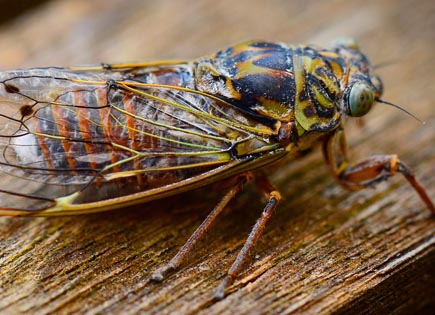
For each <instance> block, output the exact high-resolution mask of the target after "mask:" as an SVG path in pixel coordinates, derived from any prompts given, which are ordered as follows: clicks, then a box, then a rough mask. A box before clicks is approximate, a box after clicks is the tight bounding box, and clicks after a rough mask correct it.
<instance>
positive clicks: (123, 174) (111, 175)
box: [103, 155, 231, 180]
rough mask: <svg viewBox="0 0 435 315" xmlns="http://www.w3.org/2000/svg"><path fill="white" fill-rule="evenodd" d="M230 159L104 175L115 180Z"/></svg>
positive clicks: (212, 163) (207, 164)
mask: <svg viewBox="0 0 435 315" xmlns="http://www.w3.org/2000/svg"><path fill="white" fill-rule="evenodd" d="M230 160H231V158H230V156H229V155H228V158H227V159H226V160H223V159H219V160H218V161H209V162H202V163H194V164H186V165H177V166H168V167H156V168H148V169H143V170H134V171H124V172H118V173H110V174H106V175H103V176H104V178H105V179H107V180H114V179H119V178H125V177H131V176H136V175H138V174H143V173H148V172H157V171H172V170H181V169H186V168H193V167H203V166H211V165H216V164H222V163H224V162H228V161H230Z"/></svg>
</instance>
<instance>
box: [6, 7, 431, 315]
mask: <svg viewBox="0 0 435 315" xmlns="http://www.w3.org/2000/svg"><path fill="white" fill-rule="evenodd" d="M128 3H129V4H128V5H127V4H126V2H125V1H120V0H113V1H110V5H108V2H107V1H98V0H96V1H84V0H79V1H77V0H76V1H67V0H61V1H52V2H49V3H48V4H46V5H45V6H44V7H41V8H40V9H38V10H35V11H33V12H32V13H31V14H27V15H25V16H22V17H20V18H19V19H17V20H15V21H14V22H12V23H10V24H9V25H7V26H3V28H2V29H0V47H2V49H1V50H0V61H1V67H2V68H10V67H20V66H34V65H68V64H81V63H92V62H100V61H104V62H115V61H130V60H143V59H144V58H153V57H161V58H169V57H171V58H175V59H178V58H187V57H196V56H198V55H202V54H205V53H209V52H212V51H213V50H215V49H219V48H222V47H225V46H226V45H229V44H232V43H235V42H239V41H242V40H246V39H249V38H265V39H270V40H281V41H287V42H293V43H298V42H315V43H318V44H321V45H327V44H328V43H329V42H330V41H331V40H333V39H334V38H336V37H338V36H341V35H350V36H353V37H356V38H357V39H358V40H359V42H360V43H361V46H362V47H363V48H364V51H365V52H366V53H367V55H368V56H369V57H370V58H371V60H373V62H374V63H381V62H384V61H395V64H394V65H392V66H388V67H385V68H383V69H381V70H380V74H381V76H382V78H383V80H384V83H385V86H386V88H385V91H386V92H385V97H384V98H385V99H386V100H389V101H392V102H395V103H398V104H401V105H403V106H404V107H405V108H407V109H409V110H411V111H412V112H413V113H414V114H416V115H418V116H419V117H422V118H423V119H424V120H425V121H426V122H427V123H426V124H425V125H421V124H419V123H417V122H416V121H415V120H413V119H412V118H409V117H406V116H405V115H403V114H402V113H400V112H399V111H397V110H395V109H391V108H389V107H386V106H383V105H379V106H377V108H376V109H375V110H374V111H373V113H371V114H370V116H369V117H367V119H366V120H365V125H364V127H363V128H358V127H357V126H356V125H355V124H352V123H349V128H348V129H349V130H350V134H349V138H350V139H349V140H350V143H351V150H352V152H353V153H354V154H353V156H355V158H357V157H362V156H367V155H369V154H373V153H398V154H399V156H400V157H401V158H402V159H403V160H404V161H406V162H407V163H408V164H409V165H410V166H411V167H412V168H413V169H414V170H415V171H416V173H417V174H418V177H419V179H421V181H422V182H423V183H424V185H425V186H426V187H427V188H428V191H429V193H430V195H431V196H432V198H435V178H434V176H433V174H434V173H435V148H434V143H435V131H434V130H435V128H434V126H435V111H434V100H433V95H434V92H435V90H434V86H433V82H434V75H433V71H431V69H433V67H434V61H433V51H434V41H433V35H432V32H433V29H434V26H435V25H434V23H435V21H434V20H433V18H432V15H431V12H432V11H433V4H432V3H431V1H419V2H411V1H409V2H407V1H402V2H397V1H352V2H350V1H344V0H340V1H334V2H326V1H325V2H320V1H318V2H310V4H307V3H306V1H302V0H298V1H291V2H290V1H288V2H283V1H267V2H264V3H263V2H262V3H260V2H251V1H247V0H246V1H219V2H217V1H211V0H206V1H201V2H199V1H198V2H194V1H177V2H175V1H173V2H171V1H159V2H154V1H131V2H128ZM397 60H398V61H397ZM277 169H279V171H278V172H276V170H277ZM270 172H271V173H274V175H273V176H272V181H273V182H274V183H275V184H276V185H277V187H279V189H280V191H281V193H282V195H283V196H284V197H285V200H284V202H283V203H282V205H281V206H280V207H279V209H278V211H277V213H276V214H275V216H274V217H273V218H272V220H271V222H270V224H268V226H267V228H266V231H265V234H264V235H263V237H262V238H261V239H260V242H259V245H258V246H257V247H256V249H255V252H254V253H252V255H253V259H252V264H251V265H250V266H249V267H248V268H247V269H246V270H245V271H244V272H243V274H242V275H241V276H240V277H239V278H238V279H237V281H236V282H235V283H234V285H232V286H231V287H230V290H229V294H228V296H227V297H226V298H225V299H224V300H222V301H219V302H215V301H212V299H211V295H212V293H213V290H214V288H215V287H216V286H217V285H218V283H219V281H220V280H221V279H222V277H223V276H224V274H225V272H226V270H227V269H228V268H229V267H230V265H231V263H232V261H233V260H234V258H235V256H236V255H237V252H238V251H239V250H240V248H241V246H242V244H243V243H244V241H245V238H246V236H247V234H248V233H249V230H250V228H251V226H252V225H253V224H254V222H255V220H256V218H257V217H258V215H259V213H260V212H261V209H262V207H263V205H264V200H262V199H261V198H260V196H258V194H257V193H256V191H255V190H254V189H253V188H251V187H247V188H246V189H245V190H244V191H243V193H242V194H241V195H240V196H239V198H237V200H236V201H235V202H233V203H231V205H230V206H229V207H228V209H227V210H226V211H225V213H224V214H223V215H222V216H221V217H220V219H219V220H218V222H217V224H216V225H215V226H214V227H213V229H212V231H211V232H210V233H209V235H208V236H207V238H206V240H205V241H204V242H202V243H201V244H200V245H199V246H198V248H197V249H196V251H195V254H194V255H193V256H192V257H191V258H190V259H189V261H188V262H187V263H186V264H185V265H184V266H183V267H182V268H181V270H180V271H179V272H177V273H174V274H172V275H170V276H169V277H168V279H167V280H166V281H164V282H163V283H159V284H156V283H153V282H150V281H149V274H150V272H151V271H153V270H155V269H156V268H157V267H158V266H159V265H160V264H162V263H164V262H166V261H168V260H169V259H170V258H171V256H172V255H174V254H175V253H176V251H177V250H178V249H179V248H180V246H182V244H183V243H184V241H185V240H186V239H187V238H188V237H189V235H190V234H191V233H192V232H193V231H194V229H195V228H196V227H197V226H198V225H199V224H200V222H201V221H202V220H203V218H204V217H205V216H206V215H207V213H208V211H210V210H211V209H212V207H213V206H214V204H215V203H216V202H217V201H218V200H219V196H220V195H221V194H220V193H219V192H217V191H210V188H209V187H207V188H204V189H201V190H198V191H194V192H190V193H186V194H183V195H181V196H176V197H173V198H169V199H166V200H164V201H158V202H152V203H148V204H145V205H141V206H137V207H134V208H130V209H122V210H118V211H114V212H108V213H104V214H99V215H88V216H80V217H61V218H0V288H1V290H0V313H4V314H29V313H32V314H48V313H59V314H66V313H69V314H70V313H86V314H101V313H104V314H107V313H123V314H134V313H138V312H141V311H142V312H144V313H149V314H263V313H275V314H278V313H279V314H296V313H303V314H329V313H344V314H348V313H366V314H379V313H418V312H420V313H421V314H424V312H426V311H429V310H431V309H433V307H435V298H434V297H435V266H434V264H433V261H434V258H435V236H434V231H435V220H433V219H431V218H430V215H429V212H428V211H427V209H425V207H424V205H423V204H422V202H421V201H420V200H419V198H418V197H417V196H416V194H415V193H414V191H413V190H412V189H411V188H410V187H409V185H408V184H407V183H406V181H405V180H404V179H403V178H400V177H396V178H393V179H392V180H391V181H389V182H388V183H386V184H381V185H380V186H378V187H377V188H376V189H374V190H366V191H361V192H356V193H349V192H346V191H344V190H342V189H341V188H339V187H337V185H336V184H335V183H334V182H333V180H332V179H331V177H330V176H329V173H328V170H327V169H326V167H325V165H324V163H323V162H322V158H321V155H320V154H319V152H317V151H316V152H314V153H313V154H311V155H308V156H306V157H305V158H303V159H301V160H298V161H296V162H291V163H288V162H287V161H281V162H279V163H278V164H276V165H274V166H272V167H271V168H270Z"/></svg>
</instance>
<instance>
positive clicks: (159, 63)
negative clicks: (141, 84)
mask: <svg viewBox="0 0 435 315" xmlns="http://www.w3.org/2000/svg"><path fill="white" fill-rule="evenodd" d="M188 63H189V61H188V60H169V61H149V62H142V63H118V64H108V66H109V68H106V67H103V66H102V65H98V66H89V67H86V66H85V67H69V68H68V69H69V70H71V71H101V70H107V71H110V70H117V69H134V68H148V67H162V66H174V65H186V64H188Z"/></svg>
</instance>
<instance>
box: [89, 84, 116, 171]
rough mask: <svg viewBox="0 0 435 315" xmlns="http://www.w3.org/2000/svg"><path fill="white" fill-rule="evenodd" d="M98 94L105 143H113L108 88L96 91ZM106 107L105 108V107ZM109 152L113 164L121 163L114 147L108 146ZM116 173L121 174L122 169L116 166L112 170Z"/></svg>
mask: <svg viewBox="0 0 435 315" xmlns="http://www.w3.org/2000/svg"><path fill="white" fill-rule="evenodd" d="M95 92H96V94H97V106H98V107H102V108H101V109H100V110H99V111H98V112H99V114H100V122H101V126H102V128H103V134H104V141H107V142H110V143H111V142H112V140H111V136H110V134H111V127H112V124H111V121H112V119H111V118H110V107H107V106H106V105H108V104H107V103H108V99H107V87H104V88H98V89H96V91H95ZM104 106H105V107H104ZM106 147H107V152H110V161H111V163H112V164H114V163H116V162H118V161H119V159H118V156H117V154H116V152H115V151H114V150H113V147H112V146H111V145H107V146H106ZM112 170H113V171H114V172H119V171H120V170H121V169H120V167H119V166H118V165H117V166H114V167H113V169H112Z"/></svg>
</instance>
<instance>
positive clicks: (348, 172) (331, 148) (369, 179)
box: [323, 129, 435, 215]
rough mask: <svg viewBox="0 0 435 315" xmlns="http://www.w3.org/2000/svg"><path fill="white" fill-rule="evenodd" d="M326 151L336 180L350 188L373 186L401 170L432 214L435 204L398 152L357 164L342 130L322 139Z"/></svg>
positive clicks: (373, 157) (434, 213)
mask: <svg viewBox="0 0 435 315" xmlns="http://www.w3.org/2000/svg"><path fill="white" fill-rule="evenodd" d="M323 153H324V156H325V159H326V161H327V163H328V164H329V165H330V168H331V172H332V175H333V177H334V178H335V180H336V181H337V182H338V183H339V184H340V185H341V186H343V187H345V188H347V189H350V190H359V189H364V188H366V187H371V186H374V185H376V184H377V183H379V182H382V181H385V180H387V179H388V178H389V177H390V176H393V175H395V174H396V173H397V172H399V173H402V174H403V175H404V176H405V178H406V179H407V180H408V182H409V183H410V184H411V186H412V187H413V188H414V189H415V191H416V192H417V193H418V195H419V196H420V198H421V199H422V200H423V202H424V203H425V204H426V206H427V207H428V208H429V210H430V211H432V214H433V215H435V206H434V204H433V202H432V200H431V199H430V198H429V196H428V194H427V192H426V190H425V188H424V187H423V186H422V185H421V184H420V183H419V182H418V181H417V179H416V178H415V176H414V175H413V173H412V172H411V170H410V169H409V168H408V167H407V166H406V165H405V164H404V163H403V162H402V161H400V160H399V158H398V157H397V155H376V156H372V157H369V158H366V159H364V160H362V161H360V162H359V163H357V164H354V165H349V161H348V158H347V143H346V138H345V135H344V132H343V130H341V129H339V130H337V131H336V132H335V133H334V134H333V135H331V136H330V137H329V138H327V139H326V140H325V141H324V143H323Z"/></svg>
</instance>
